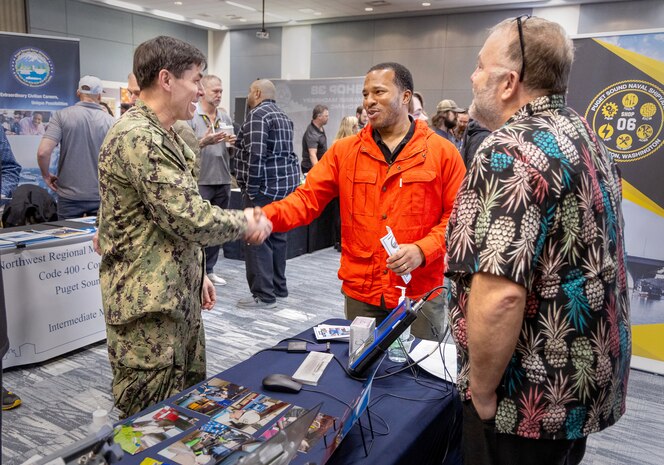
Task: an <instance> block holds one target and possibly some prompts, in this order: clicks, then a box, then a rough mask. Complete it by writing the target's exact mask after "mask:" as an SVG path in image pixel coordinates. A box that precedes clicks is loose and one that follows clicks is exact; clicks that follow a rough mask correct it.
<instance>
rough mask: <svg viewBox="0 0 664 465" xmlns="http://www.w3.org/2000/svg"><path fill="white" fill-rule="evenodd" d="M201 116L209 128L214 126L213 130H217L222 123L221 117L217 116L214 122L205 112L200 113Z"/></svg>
mask: <svg viewBox="0 0 664 465" xmlns="http://www.w3.org/2000/svg"><path fill="white" fill-rule="evenodd" d="M200 115H201V118H203V121H204V122H205V125H206V126H207V128H208V129H210V128H212V132H214V131H216V130H217V129H219V125H220V118H215V120H214V123H212V121H210V117H209V116H208V115H206V114H205V113H200Z"/></svg>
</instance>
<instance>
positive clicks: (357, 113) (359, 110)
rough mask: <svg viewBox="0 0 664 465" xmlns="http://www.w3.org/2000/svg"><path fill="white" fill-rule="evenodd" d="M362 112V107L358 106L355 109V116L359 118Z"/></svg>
mask: <svg viewBox="0 0 664 465" xmlns="http://www.w3.org/2000/svg"><path fill="white" fill-rule="evenodd" d="M362 110H364V105H360V106H359V107H357V108H356V109H355V114H356V115H357V116H360V115H361V114H362Z"/></svg>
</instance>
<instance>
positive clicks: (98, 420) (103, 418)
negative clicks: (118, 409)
mask: <svg viewBox="0 0 664 465" xmlns="http://www.w3.org/2000/svg"><path fill="white" fill-rule="evenodd" d="M107 423H109V421H108V411H107V410H104V409H97V410H95V411H94V412H92V424H93V425H98V426H102V425H105V424H107Z"/></svg>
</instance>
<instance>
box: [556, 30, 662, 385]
mask: <svg viewBox="0 0 664 465" xmlns="http://www.w3.org/2000/svg"><path fill="white" fill-rule="evenodd" d="M574 45H575V48H576V57H575V60H574V67H573V69H572V74H571V77H570V83H569V94H568V103H569V104H570V106H572V107H573V108H574V109H575V110H576V111H578V112H579V113H580V114H582V115H584V116H585V118H586V119H587V120H588V123H590V125H591V127H592V128H593V129H594V130H595V132H596V133H597V135H598V137H599V138H600V139H601V140H602V142H603V143H604V145H606V147H607V148H608V150H609V151H610V152H611V154H612V155H613V157H614V159H615V160H616V161H617V162H618V167H619V169H620V172H621V174H622V177H623V198H624V202H623V211H624V214H625V222H626V226H625V243H626V252H627V267H628V271H629V274H630V287H631V296H630V304H631V311H632V334H633V354H634V355H635V356H637V358H641V359H644V360H646V361H652V362H654V363H652V364H649V365H648V364H646V365H647V366H646V369H648V368H651V369H652V370H653V371H660V372H662V371H664V363H662V362H664V337H662V335H663V334H664V240H663V239H662V237H664V85H663V82H664V33H649V34H630V35H621V36H612V37H600V38H587V39H576V40H575V41H574Z"/></svg>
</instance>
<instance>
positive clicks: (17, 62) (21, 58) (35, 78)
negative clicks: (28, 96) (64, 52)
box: [11, 47, 53, 87]
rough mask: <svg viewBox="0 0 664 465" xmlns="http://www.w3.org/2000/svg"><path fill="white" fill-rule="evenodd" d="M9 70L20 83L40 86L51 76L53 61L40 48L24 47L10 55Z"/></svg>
mask: <svg viewBox="0 0 664 465" xmlns="http://www.w3.org/2000/svg"><path fill="white" fill-rule="evenodd" d="M11 70H12V72H13V73H14V77H15V78H16V80H17V81H18V82H20V83H21V84H24V85H26V86H30V87H41V86H43V85H45V84H46V83H47V82H48V81H50V80H51V77H52V76H53V62H52V61H51V59H50V58H49V57H48V55H46V54H45V53H44V52H42V51H41V50H39V49H37V48H34V47H24V48H21V49H19V50H17V51H16V52H15V53H14V54H13V55H12V58H11Z"/></svg>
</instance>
